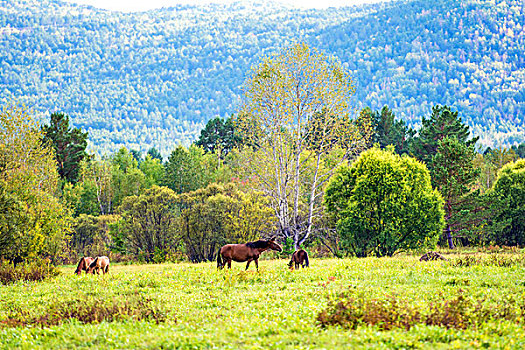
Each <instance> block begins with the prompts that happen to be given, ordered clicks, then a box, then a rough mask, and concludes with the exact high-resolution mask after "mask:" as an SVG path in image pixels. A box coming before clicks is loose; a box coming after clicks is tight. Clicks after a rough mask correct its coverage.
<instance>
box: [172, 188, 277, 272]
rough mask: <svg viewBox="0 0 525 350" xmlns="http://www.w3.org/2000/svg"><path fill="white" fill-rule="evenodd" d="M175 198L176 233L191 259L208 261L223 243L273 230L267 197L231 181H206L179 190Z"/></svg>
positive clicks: (257, 237)
mask: <svg viewBox="0 0 525 350" xmlns="http://www.w3.org/2000/svg"><path fill="white" fill-rule="evenodd" d="M179 201H180V205H181V209H182V211H181V216H180V226H179V227H180V236H181V238H182V240H183V241H184V247H185V252H186V255H187V256H188V259H189V260H190V261H192V262H202V261H212V260H214V258H215V256H216V253H217V250H218V248H219V247H220V246H222V245H223V244H226V243H244V242H248V241H252V240H256V239H259V238H260V237H261V236H262V235H263V234H265V233H268V232H271V231H272V230H273V225H272V220H271V218H272V215H271V214H272V213H271V209H270V208H269V207H268V199H267V198H265V196H263V193H261V192H256V191H248V192H243V191H241V190H240V189H239V187H238V186H237V185H236V184H234V183H229V184H227V185H225V186H222V185H219V184H210V185H208V186H207V187H206V188H201V189H198V190H196V191H193V192H187V193H183V194H182V195H180V197H179Z"/></svg>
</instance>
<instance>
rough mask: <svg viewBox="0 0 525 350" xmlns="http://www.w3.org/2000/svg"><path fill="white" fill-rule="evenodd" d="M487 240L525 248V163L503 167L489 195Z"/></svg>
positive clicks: (518, 162) (522, 160)
mask: <svg viewBox="0 0 525 350" xmlns="http://www.w3.org/2000/svg"><path fill="white" fill-rule="evenodd" d="M490 197H491V202H492V208H493V212H494V213H495V214H494V216H493V217H492V221H491V225H490V226H489V232H490V234H489V238H490V239H491V240H492V241H493V242H495V243H497V244H502V245H509V246H513V245H519V246H523V245H525V160H524V159H520V160H518V161H516V162H513V163H509V164H506V165H504V166H503V168H502V169H501V170H500V172H499V174H498V178H497V180H496V182H495V183H494V187H493V189H492V193H491V196H490Z"/></svg>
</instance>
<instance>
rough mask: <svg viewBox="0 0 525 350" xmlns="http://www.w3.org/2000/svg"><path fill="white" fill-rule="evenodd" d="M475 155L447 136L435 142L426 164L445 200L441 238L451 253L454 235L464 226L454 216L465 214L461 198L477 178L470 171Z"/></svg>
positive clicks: (474, 169) (463, 145)
mask: <svg viewBox="0 0 525 350" xmlns="http://www.w3.org/2000/svg"><path fill="white" fill-rule="evenodd" d="M475 155H476V152H475V150H474V144H470V145H468V144H467V143H464V142H460V141H459V140H458V139H456V138H455V137H448V136H447V137H444V138H443V139H441V140H440V141H439V142H438V147H437V150H436V154H434V156H433V157H432V161H431V163H430V164H431V168H432V170H431V174H432V180H433V183H434V186H435V187H436V188H437V189H438V190H439V191H440V193H441V194H442V196H443V198H444V200H445V213H446V216H445V219H446V222H447V223H446V227H445V237H446V239H447V242H448V246H449V248H451V249H452V248H454V243H453V237H454V234H455V233H457V232H459V231H460V230H461V229H462V228H463V227H464V224H465V223H464V222H463V220H462V216H463V217H465V213H462V214H461V215H460V216H458V215H457V214H458V213H459V212H460V211H462V210H466V207H465V205H464V204H466V199H465V196H466V195H467V194H468V193H469V192H470V190H471V185H472V184H473V183H474V181H475V180H476V178H477V176H478V175H479V170H478V169H476V168H475V167H474V157H475ZM454 219H455V220H454Z"/></svg>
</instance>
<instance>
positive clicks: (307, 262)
mask: <svg viewBox="0 0 525 350" xmlns="http://www.w3.org/2000/svg"><path fill="white" fill-rule="evenodd" d="M303 251H304V265H305V266H306V267H310V261H309V260H308V252H307V251H306V250H303Z"/></svg>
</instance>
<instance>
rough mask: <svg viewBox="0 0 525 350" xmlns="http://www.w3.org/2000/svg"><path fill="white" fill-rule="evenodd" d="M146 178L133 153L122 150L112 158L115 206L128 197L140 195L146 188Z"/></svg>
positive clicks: (112, 183) (112, 185) (112, 184)
mask: <svg viewBox="0 0 525 350" xmlns="http://www.w3.org/2000/svg"><path fill="white" fill-rule="evenodd" d="M145 183H146V176H145V175H144V173H143V172H142V171H141V170H140V169H139V168H138V161H137V159H136V158H135V156H134V155H133V153H132V152H129V151H128V150H127V149H126V148H124V147H122V148H120V149H119V150H118V151H117V152H116V153H115V154H114V155H113V156H112V158H111V187H112V193H113V205H114V207H117V206H119V205H120V203H122V200H123V198H125V197H127V196H131V195H134V196H137V195H139V194H140V193H141V192H142V190H143V189H144V187H145Z"/></svg>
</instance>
